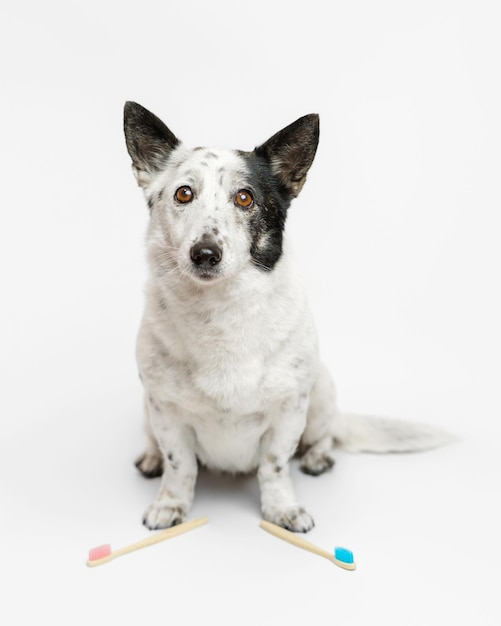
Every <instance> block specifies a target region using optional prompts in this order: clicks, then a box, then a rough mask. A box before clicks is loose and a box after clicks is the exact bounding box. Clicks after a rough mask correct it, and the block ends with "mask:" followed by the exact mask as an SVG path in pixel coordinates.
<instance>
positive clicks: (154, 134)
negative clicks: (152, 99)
mask: <svg viewBox="0 0 501 626" xmlns="http://www.w3.org/2000/svg"><path fill="white" fill-rule="evenodd" d="M124 133H125V142H126V144H127V150H128V152H129V154H130V157H131V159H132V169H133V171H134V175H135V177H136V180H137V183H138V185H139V186H141V187H144V186H145V185H147V184H148V183H149V182H150V181H151V177H152V175H153V174H155V173H156V172H158V171H159V170H160V169H162V167H163V166H164V165H165V162H166V160H167V157H168V156H169V154H170V152H171V151H172V150H173V149H174V148H175V147H176V146H177V145H178V144H179V143H180V142H179V139H177V137H176V136H175V135H174V134H173V133H172V132H171V131H170V130H169V129H168V128H167V126H166V125H165V124H164V123H163V122H162V120H160V119H159V118H158V117H157V116H156V115H153V113H150V111H148V110H147V109H145V108H144V107H142V106H141V105H140V104H136V103H135V102H126V103H125V107H124Z"/></svg>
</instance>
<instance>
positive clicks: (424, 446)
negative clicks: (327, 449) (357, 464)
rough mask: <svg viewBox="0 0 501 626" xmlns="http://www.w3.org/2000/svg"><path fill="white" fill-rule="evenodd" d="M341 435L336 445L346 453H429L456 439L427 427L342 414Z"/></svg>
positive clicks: (386, 419)
mask: <svg viewBox="0 0 501 626" xmlns="http://www.w3.org/2000/svg"><path fill="white" fill-rule="evenodd" d="M342 417H343V420H342V421H343V426H344V428H343V432H342V433H340V434H339V435H337V436H336V440H337V442H338V445H339V447H340V448H342V449H343V450H347V451H348V452H374V453H380V454H383V453H388V452H418V451H421V450H431V449H433V448H438V447H440V446H443V445H445V444H447V443H451V442H453V441H455V440H456V439H457V438H456V437H455V436H454V435H452V434H450V433H447V432H445V431H443V430H441V429H439V428H436V427H434V426H430V425H428V424H421V423H416V422H406V421H403V420H402V421H401V420H398V419H391V418H385V417H370V416H367V415H358V414H353V413H347V414H343V415H342Z"/></svg>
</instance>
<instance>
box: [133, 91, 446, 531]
mask: <svg viewBox="0 0 501 626" xmlns="http://www.w3.org/2000/svg"><path fill="white" fill-rule="evenodd" d="M124 113H125V115H124V127H125V137H126V143H127V149H128V151H129V154H130V156H131V158H132V169H133V172H134V175H135V177H136V180H137V182H138V184H139V185H140V186H141V187H142V188H143V190H144V195H145V197H146V201H147V203H148V206H149V209H150V214H151V218H150V222H149V227H148V233H147V239H146V245H147V254H148V263H149V269H150V276H149V281H148V285H147V296H146V308H145V312H144V317H143V321H142V324H141V328H140V331H139V336H138V342H137V360H138V366H139V372H140V376H141V380H142V382H143V385H144V389H145V411H146V418H147V431H148V434H149V446H148V449H147V450H146V452H145V453H144V455H143V456H141V457H140V459H139V460H138V461H137V467H138V468H139V470H140V471H141V472H142V473H143V474H144V475H145V476H148V477H152V476H160V475H161V476H162V479H161V484H160V490H159V492H158V495H157V497H156V499H155V501H154V502H153V504H152V505H151V506H150V507H149V508H148V509H147V510H146V512H145V515H144V523H145V524H146V526H147V527H148V528H150V529H158V528H166V527H168V526H171V525H174V524H178V523H180V522H182V521H184V520H185V518H186V516H187V514H188V512H189V510H190V507H191V504H192V500H193V494H194V488H195V481H196V477H197V467H198V463H201V464H202V465H204V466H206V467H207V468H209V469H215V470H220V471H225V472H230V473H241V472H254V471H257V477H258V481H259V486H260V491H261V508H262V514H263V516H264V517H265V519H267V520H269V521H271V522H274V523H275V524H278V525H280V526H283V527H284V528H288V529H290V530H293V531H300V532H306V531H308V530H310V529H311V528H312V527H313V519H312V517H311V516H310V514H309V513H308V512H307V511H306V510H305V509H304V507H303V506H301V504H299V503H298V502H297V500H296V496H295V494H294V489H293V485H292V482H291V478H290V471H289V463H290V460H291V458H292V457H293V456H294V455H295V454H296V453H299V454H300V455H301V458H300V467H301V469H302V470H303V471H304V472H306V473H308V474H314V475H318V474H321V473H322V472H325V471H326V470H328V469H329V468H330V467H331V466H332V465H333V463H334V446H335V444H339V445H340V446H342V447H344V448H346V449H350V450H353V451H360V450H366V451H374V452H389V451H412V450H420V449H425V448H432V447H435V446H438V445H441V444H442V443H444V442H445V441H446V439H447V435H445V434H444V433H442V432H440V431H438V430H436V429H433V428H430V427H427V426H421V425H416V424H407V423H404V422H400V421H392V420H384V419H380V418H365V417H362V416H355V415H345V414H342V413H340V412H339V411H338V410H337V409H336V399H335V391H334V386H333V383H332V381H331V378H330V376H329V373H328V371H327V370H326V368H325V367H324V366H323V365H322V364H321V363H319V357H318V346H317V336H316V332H315V325H314V322H313V319H312V315H311V313H310V310H309V308H308V303H307V300H306V296H305V290H304V287H303V284H302V282H301V278H300V272H299V271H298V267H297V266H296V265H295V263H294V259H293V257H292V254H291V252H290V250H289V249H288V247H287V244H286V241H285V235H284V227H285V222H286V218H287V210H288V208H289V205H290V203H291V201H292V199H293V198H295V197H296V196H297V195H298V193H299V192H300V190H301V188H302V187H303V184H304V182H305V180H306V175H307V172H308V170H309V168H310V166H311V164H312V162H313V158H314V156H315V152H316V149H317V144H318V138H319V118H318V115H305V116H304V117H301V118H300V119H298V120H297V121H296V122H294V123H293V124H291V125H289V126H287V127H286V128H284V129H283V130H281V131H280V132H278V133H276V134H275V135H273V137H271V139H269V140H268V141H266V142H265V143H263V144H262V145H260V146H259V147H257V148H256V149H255V150H253V151H252V152H244V151H240V150H220V149H212V148H211V149H206V148H194V149H191V148H188V147H186V146H185V145H184V144H182V143H181V142H180V141H179V140H178V139H177V137H176V136H175V135H174V134H173V133H172V132H171V131H170V130H169V129H168V128H167V126H165V124H164V123H163V122H162V121H161V120H159V119H158V118H157V117H156V116H155V115H153V114H152V113H150V112H149V111H147V110H146V109H144V108H143V107H142V106H140V105H138V104H135V103H133V102H127V103H126V105H125V112H124Z"/></svg>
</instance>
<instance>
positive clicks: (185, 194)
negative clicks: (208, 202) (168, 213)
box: [175, 185, 193, 204]
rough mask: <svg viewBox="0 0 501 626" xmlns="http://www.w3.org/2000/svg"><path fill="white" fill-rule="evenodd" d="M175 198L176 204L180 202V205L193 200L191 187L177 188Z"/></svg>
mask: <svg viewBox="0 0 501 626" xmlns="http://www.w3.org/2000/svg"><path fill="white" fill-rule="evenodd" d="M175 198H176V200H177V201H178V202H181V204H186V203H187V202H191V201H192V200H193V191H192V190H191V187H188V186H187V185H185V186H184V187H179V189H178V190H177V191H176V193H175Z"/></svg>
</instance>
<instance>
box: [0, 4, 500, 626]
mask: <svg viewBox="0 0 501 626" xmlns="http://www.w3.org/2000/svg"><path fill="white" fill-rule="evenodd" d="M496 5H497V3H496V2H494V1H493V2H486V1H482V0H475V1H472V2H465V1H461V0H455V1H452V0H451V1H450V2H449V1H446V0H433V1H427V0H420V1H419V2H403V1H401V0H395V1H393V2H392V1H389V0H382V1H379V2H371V1H368V0H365V1H363V0H352V1H350V2H337V1H336V2H332V3H329V2H324V1H323V0H310V1H309V2H304V3H299V2H296V1H295V0H289V1H287V2H285V0H284V1H282V2H273V1H272V0H268V1H266V2H264V1H262V0H253V1H252V2H248V3H243V2H234V1H231V0H226V1H223V0H214V1H212V2H205V1H202V0H182V1H179V2H176V3H173V2H171V1H169V0H165V1H164V2H152V1H149V0H143V1H142V2H129V1H124V2H120V3H118V2H116V3H115V2H114V3H112V4H109V3H106V2H104V1H101V2H97V1H96V0H88V1H86V2H72V1H68V0H67V1H65V2H62V1H61V2H57V1H51V0H45V1H44V2H34V1H29V0H28V1H27V2H16V3H14V2H9V1H8V0H6V1H4V2H3V3H2V6H1V9H0V31H1V32H0V63H1V75H0V80H1V98H0V113H1V117H0V122H1V140H0V158H1V164H0V172H1V181H2V184H1V186H0V198H1V224H0V255H1V259H0V271H1V290H0V293H1V309H0V315H1V325H0V332H1V337H0V341H1V343H0V359H1V361H0V368H1V378H0V380H1V386H2V387H1V407H0V420H1V422H0V424H1V439H0V446H1V450H0V464H1V467H0V470H1V472H0V481H1V483H0V516H1V517H0V524H1V535H0V542H1V543H0V546H1V550H0V555H1V557H0V563H1V565H0V567H1V570H2V572H3V576H2V578H3V583H2V587H1V594H0V596H1V600H0V621H1V623H5V624H16V625H17V624H23V625H25V624H34V623H39V622H40V620H44V623H45V620H47V623H51V624H55V625H63V624H64V625H67V624H72V625H79V624H91V623H92V624H98V625H99V624H118V623H124V622H126V623H134V622H136V623H138V622H139V623H155V624H163V623H165V624H173V623H183V624H197V623H200V624H202V623H211V624H215V623H218V624H224V625H226V624H227V625H234V624H243V625H247V624H249V625H250V624H264V625H265V626H267V625H273V626H276V625H281V624H288V625H296V624H297V625H299V624H304V623H312V624H314V623H317V622H319V623H323V624H325V623H339V624H343V625H351V624H356V625H361V624H369V623H370V624H372V623H375V624H388V625H399V626H400V625H402V624H405V625H406V626H408V625H411V624H412V625H414V624H416V625H426V626H429V625H435V624H458V623H471V624H480V623H481V624H483V625H488V626H490V625H492V626H495V625H496V626H498V625H499V623H500V622H501V609H500V606H499V582H500V579H499V559H500V557H501V542H500V539H499V534H500V528H501V516H500V513H499V501H500V497H499V496H500V478H501V446H500V442H499V437H500V434H501V427H500V417H501V415H500V408H501V403H500V399H499V395H500V388H499V387H500V348H501V339H500V331H499V325H500V317H501V306H500V295H499V282H500V280H499V270H500V267H501V254H500V250H499V237H500V228H499V226H500V220H499V213H500V209H501V202H500V199H501V193H500V187H501V185H500V171H501V158H500V155H501V148H500V146H501V132H500V131H501V125H500V119H501V115H500V111H501V91H500V55H501V46H500V43H499V41H500V40H499V32H500V20H499V14H496V8H497V7H496ZM128 99H131V100H136V101H137V102H139V103H141V104H143V105H144V106H146V107H147V108H149V109H150V110H153V111H154V112H155V113H156V114H157V115H159V116H160V117H161V118H162V119H163V120H164V121H165V122H166V123H167V125H168V126H169V127H170V128H171V129H172V130H173V132H174V133H175V134H177V135H178V136H179V137H180V138H181V139H183V140H184V141H185V142H186V143H188V144H190V145H215V146H218V147H236V148H241V149H252V148H253V147H254V146H255V145H256V144H258V143H261V142H262V141H264V140H266V139H267V138H268V137H269V136H271V135H272V134H273V133H275V132H276V131H277V130H279V129H280V128H282V127H284V126H286V125H287V124H289V123H290V122H292V121H294V120H295V119H296V118H297V117H299V116H301V115H304V114H306V113H310V112H318V113H319V114H320V116H321V143H320V148H319V151H318V153H317V158H316V160H315V163H314V166H313V168H312V170H311V173H310V176H309V180H308V183H307V185H306V187H305V188H304V190H303V193H302V195H301V196H300V197H299V198H298V199H297V201H296V202H295V203H294V204H293V207H292V208H291V212H290V218H289V223H288V226H289V231H290V235H291V238H292V240H293V242H294V245H295V247H296V250H297V252H298V254H299V255H300V257H301V258H302V260H303V263H304V270H305V272H306V274H307V276H308V280H309V286H310V294H311V303H312V307H313V309H314V312H315V316H316V318H317V320H318V327H319V333H320V336H321V340H322V352H323V357H324V359H325V360H326V361H327V362H328V363H329V365H330V367H331V369H332V371H333V373H334V375H335V378H336V380H337V383H338V389H339V398H340V404H341V406H342V408H344V409H348V410H355V411H363V412H371V413H379V414H388V415H392V416H395V417H399V418H402V419H409V420H410V419H414V420H422V421H427V422H430V423H434V424H436V425H438V426H441V427H443V428H446V429H448V430H450V431H452V432H454V433H455V434H456V435H458V436H459V438H460V440H459V441H458V442H457V443H455V444H453V445H450V446H448V447H446V448H442V449H440V450H437V451H434V452H429V453H423V454H415V455H403V456H398V455H389V456H371V455H360V456H352V455H348V454H343V453H341V452H340V453H339V454H338V460H337V465H336V468H335V469H334V471H333V472H332V473H330V474H328V475H325V476H323V477H320V478H312V477H307V476H303V475H301V474H300V473H299V471H298V469H297V466H296V465H294V469H293V472H294V476H295V481H296V485H297V491H298V494H299V496H300V498H301V501H302V502H303V503H304V504H305V505H306V506H307V508H308V509H309V510H310V511H311V512H312V513H313V515H314V517H315V520H316V527H315V529H314V530H313V531H312V532H311V533H310V534H309V535H308V538H309V539H310V540H311V541H312V542H314V543H316V544H317V545H320V546H322V547H324V548H326V549H331V548H332V547H333V546H334V545H338V544H341V545H346V546H347V547H349V548H351V549H352V550H353V551H354V552H355V557H356V560H357V562H358V570H357V571H356V572H355V573H349V572H344V571H342V570H340V569H338V568H336V567H334V566H333V565H331V564H329V563H328V562H327V561H324V560H321V559H319V558H317V557H315V556H313V555H311V554H309V553H307V552H303V551H300V550H297V549H296V548H293V547H292V546H289V545H288V544H285V543H283V542H280V541H279V540H278V539H274V538H273V537H271V536H270V535H267V534H266V533H264V532H263V531H262V530H260V529H259V528H258V523H259V519H260V514H259V500H258V498H259V495H258V490H257V487H256V484H255V479H254V478H252V477H251V478H246V479H242V478H239V479H234V478H227V477H225V478H218V477H213V476H208V475H202V476H201V477H200V480H199V483H198V486H197V495H196V501H195V506H194V509H193V511H192V514H191V517H192V518H194V517H198V516H202V515H207V516H208V517H209V518H210V523H209V525H207V526H205V527H203V528H201V529H199V530H196V531H194V532H193V533H191V534H189V535H185V536H183V537H181V538H179V539H175V540H172V541H171V542H167V543H163V544H160V545H158V546H156V547H153V548H148V549H146V550H143V551H140V552H136V553H134V554H133V555H130V556H127V557H124V558H122V559H120V560H117V561H114V562H113V563H110V564H109V565H106V566H104V567H100V568H95V569H89V568H86V567H85V559H86V556H87V552H88V550H89V548H91V547H94V546H96V545H100V544H102V543H108V542H109V543H111V544H112V546H113V547H114V548H118V547H119V546H122V545H125V544H128V543H131V542H133V541H135V540H137V539H139V538H141V537H143V536H145V535H147V534H148V531H146V530H145V529H144V528H143V527H142V526H141V515H142V512H143V510H144V508H145V507H146V506H147V505H148V504H149V503H150V501H151V500H152V498H153V497H154V494H155V492H156V489H157V486H158V481H150V482H148V481H146V480H144V479H143V478H142V477H141V476H139V475H138V473H137V471H136V470H135V468H134V466H133V460H134V458H135V457H136V455H138V454H139V453H140V452H141V451H142V449H143V445H144V434H143V428H142V415H141V413H142V412H141V389H140V386H139V381H138V379H137V375H136V371H135V363H134V342H135V333H136V330H137V327H138V324H139V320H140V316H141V309H142V304H143V295H142V293H143V292H142V289H143V281H144V275H145V263H144V253H143V234H144V231H145V226H146V221H147V210H146V208H145V207H144V204H143V200H142V197H141V193H140V191H139V189H138V188H137V187H136V186H135V182H134V180H133V177H132V174H131V172H130V162H129V157H128V155H127V153H126V150H125V145H124V140H123V135H122V107H123V103H124V101H125V100H128Z"/></svg>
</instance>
